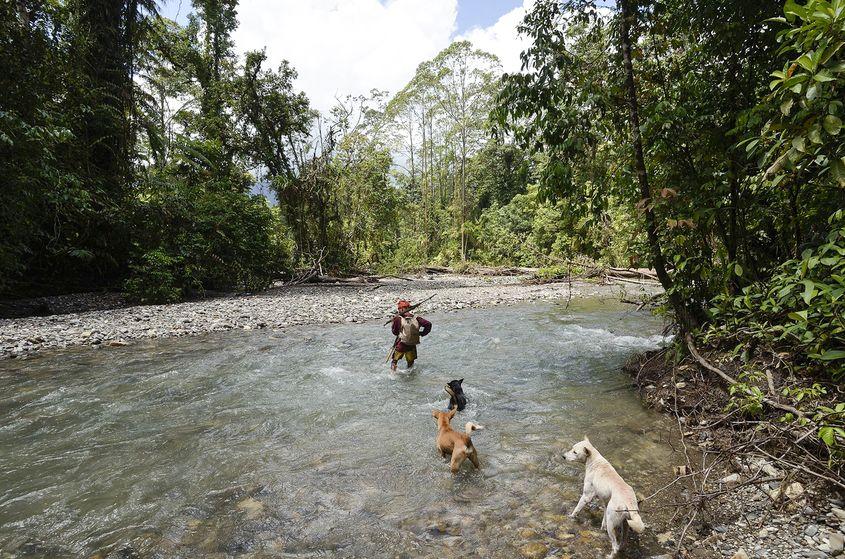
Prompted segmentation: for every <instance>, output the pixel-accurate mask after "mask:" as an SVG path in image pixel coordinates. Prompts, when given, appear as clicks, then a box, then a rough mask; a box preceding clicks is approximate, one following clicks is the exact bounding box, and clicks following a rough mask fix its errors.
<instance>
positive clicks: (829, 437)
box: [819, 427, 836, 446]
mask: <svg viewBox="0 0 845 559" xmlns="http://www.w3.org/2000/svg"><path fill="white" fill-rule="evenodd" d="M819 439H821V440H822V442H824V444H826V445H827V446H833V445H834V444H835V443H836V436H835V435H834V433H833V427H821V428H819Z"/></svg>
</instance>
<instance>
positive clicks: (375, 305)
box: [0, 275, 660, 359]
mask: <svg viewBox="0 0 845 559" xmlns="http://www.w3.org/2000/svg"><path fill="white" fill-rule="evenodd" d="M525 279H527V278H526V277H525V276H468V275H436V276H421V277H415V278H411V279H410V281H408V280H404V279H398V278H397V279H388V280H382V281H381V282H379V283H378V284H364V283H362V284H361V285H360V286H358V285H354V284H353V285H322V284H315V285H299V286H278V287H274V288H271V289H268V290H266V291H263V292H260V293H255V294H238V295H231V296H225V297H216V298H208V299H201V300H198V301H191V302H186V303H177V304H170V305H138V306H129V307H123V308H113V304H112V302H111V301H106V300H104V303H103V307H104V308H102V309H97V310H88V311H85V312H73V313H68V314H58V315H51V316H34V317H27V318H13V319H3V320H0V359H7V358H26V357H27V356H28V355H32V354H34V353H36V352H38V351H42V350H46V349H54V348H66V347H71V346H93V347H97V346H105V345H112V346H121V345H128V344H130V343H131V342H132V341H133V340H138V339H150V338H166V337H174V336H196V335H201V334H205V333H208V332H219V331H224V330H235V329H241V330H252V329H259V328H269V329H282V328H286V327H290V326H296V325H300V324H328V323H338V322H365V321H369V320H375V319H385V318H386V317H388V316H389V313H390V312H391V311H392V310H393V309H394V306H395V304H396V300H397V299H399V298H405V299H410V300H411V301H412V302H413V301H420V300H422V299H424V298H426V297H428V296H430V295H432V294H436V297H435V298H434V299H432V300H431V301H428V302H427V303H425V305H424V306H423V307H422V309H421V310H422V311H423V312H425V313H431V312H435V311H440V312H444V311H445V312H449V311H457V310H460V309H465V308H483V307H493V306H496V305H511V304H517V303H521V302H527V301H543V300H560V299H566V298H568V297H569V293H570V284H568V283H566V282H560V283H548V284H542V285H532V284H527V283H525V281H524V280H525ZM659 291H660V287H659V286H657V285H654V286H652V285H635V284H624V285H618V284H613V285H600V284H597V283H585V282H573V283H572V284H571V293H572V297H573V298H579V297H604V298H615V299H619V298H621V297H622V296H623V295H624V296H625V297H627V298H629V299H631V298H637V297H641V296H642V295H652V294H655V293H658V292H659ZM79 297H85V298H87V299H88V300H89V304H90V299H91V297H92V294H80V295H79ZM66 298H67V297H66V296H65V299H66ZM109 307H111V308H109Z"/></svg>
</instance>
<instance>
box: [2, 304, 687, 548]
mask: <svg viewBox="0 0 845 559" xmlns="http://www.w3.org/2000/svg"><path fill="white" fill-rule="evenodd" d="M429 318H430V319H431V320H432V321H433V322H434V330H433V333H432V334H431V336H429V337H428V338H426V339H425V340H424V342H423V344H422V346H420V351H419V353H420V360H419V362H418V364H417V366H416V367H415V370H414V371H412V372H410V373H406V372H400V374H399V375H396V376H391V375H389V374H388V371H387V367H386V365H385V364H384V360H385V356H386V352H387V347H388V345H389V342H390V340H391V339H392V336H391V335H390V334H389V332H388V331H387V328H384V327H382V326H381V324H380V323H369V324H365V325H356V324H351V325H334V326H314V327H307V328H292V329H289V330H286V331H284V332H269V331H252V332H230V333H225V334H219V335H210V336H206V337H197V338H182V339H171V340H158V341H148V342H142V343H139V344H137V345H134V346H130V347H126V348H105V349H102V350H98V351H94V350H91V349H79V350H69V351H65V352H61V353H53V354H49V355H43V356H40V357H37V358H34V359H30V360H26V361H5V362H2V363H0V551H2V553H0V556H4V557H5V556H11V557H80V556H81V557H227V556H238V557H434V556H437V557H485V558H486V557H502V558H512V557H518V556H521V555H526V556H532V555H531V554H532V553H533V554H534V555H533V556H538V557H542V556H543V547H542V546H546V549H547V552H548V553H549V555H555V556H559V557H566V556H567V555H571V556H573V557H599V556H604V555H605V554H606V553H607V552H608V551H609V545H608V543H607V538H606V536H605V535H604V534H603V533H601V531H600V528H599V525H600V512H599V511H598V510H592V511H585V512H584V513H582V517H581V518H579V519H578V520H576V521H570V520H569V519H567V518H565V517H564V516H563V515H565V513H567V512H569V510H571V508H572V506H573V505H574V503H575V502H576V501H577V499H578V495H579V492H580V487H581V480H582V477H583V466H581V465H575V464H571V463H567V462H565V461H564V460H563V457H562V451H563V450H565V449H566V448H568V447H569V445H570V444H571V443H573V442H574V441H576V440H578V439H579V438H580V437H582V436H583V435H584V434H589V435H590V438H591V440H592V441H593V443H594V444H595V445H596V446H597V447H598V448H599V449H600V450H601V451H602V452H603V453H604V454H605V456H607V457H608V458H609V459H610V460H611V461H613V462H614V463H615V464H616V466H617V468H618V469H619V470H620V472H621V473H622V475H623V476H624V477H625V478H626V479H627V480H628V481H629V483H631V484H632V485H633V486H634V487H635V489H637V490H638V492H640V493H643V494H647V493H649V492H650V491H651V490H653V489H654V488H656V487H659V486H660V485H661V484H662V483H664V482H665V481H666V478H667V476H668V475H669V474H670V467H669V466H668V465H669V464H670V463H671V461H672V460H671V458H670V453H671V449H670V448H669V446H668V444H665V443H662V442H660V440H661V439H665V438H666V432H667V425H666V423H665V422H664V420H663V419H661V418H660V417H659V416H658V415H656V414H654V413H652V412H649V411H647V410H645V409H643V407H642V406H641V404H640V402H639V400H638V397H637V395H636V394H635V393H634V391H633V390H632V389H631V388H630V380H629V378H627V377H626V376H625V374H624V373H622V372H621V371H620V366H621V365H622V363H623V362H624V361H625V359H626V358H627V357H628V356H630V355H631V354H633V353H634V352H637V351H642V350H645V349H650V348H654V347H657V346H658V345H659V344H661V343H662V341H663V338H662V337H661V335H660V332H661V324H660V322H659V321H658V320H656V319H655V318H653V317H651V316H649V315H647V314H645V313H634V312H631V310H630V307H621V306H620V305H619V304H617V303H612V302H601V301H586V302H584V301H582V302H573V303H572V304H571V305H570V306H569V307H568V308H566V307H565V306H564V305H563V304H558V305H543V306H539V305H523V306H517V307H509V308H498V309H488V310H473V311H462V312H460V313H456V314H434V315H431V316H429ZM453 378H465V379H466V380H465V382H464V389H465V392H466V394H467V396H468V398H469V401H470V403H469V405H468V407H467V409H466V410H465V411H464V412H463V413H461V414H459V415H458V416H457V417H456V419H455V421H454V422H453V423H454V425H455V427H456V428H462V427H460V426H462V425H463V424H464V423H465V422H466V421H469V420H471V421H474V422H477V423H482V424H484V425H485V426H486V430H485V431H482V432H480V433H477V434H476V435H475V436H474V441H475V444H476V447H477V449H478V451H479V453H480V458H481V463H482V469H481V471H480V472H475V471H473V470H472V469H471V466H470V465H469V463H467V464H465V465H464V470H462V472H461V473H460V474H459V475H457V476H452V475H451V474H450V473H449V469H448V463H447V462H446V461H444V460H443V459H441V458H440V457H439V456H438V454H437V452H436V451H435V448H434V437H435V430H436V429H435V422H434V420H433V419H432V417H431V410H432V409H436V408H439V409H442V408H444V406H445V404H446V394H445V392H444V391H443V384H444V383H445V382H446V381H448V380H451V379H453ZM644 516H645V519H646V522H647V523H648V521H649V516H648V514H644ZM531 544H535V545H533V546H532V545H531ZM537 544H540V545H537ZM638 545H639V547H638V548H637V549H638V551H635V552H634V553H632V554H631V556H634V557H637V556H641V555H644V556H647V555H649V554H650V553H652V552H657V551H659V549H658V546H657V545H656V543H655V540H654V534H653V533H651V531H647V532H646V535H644V536H643V537H642V538H640V542H639V544H638Z"/></svg>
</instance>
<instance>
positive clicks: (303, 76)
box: [234, 0, 532, 111]
mask: <svg viewBox="0 0 845 559" xmlns="http://www.w3.org/2000/svg"><path fill="white" fill-rule="evenodd" d="M531 1H532V0H525V3H526V5H527V4H528V3H529V2H531ZM457 10H458V1H457V0H386V1H383V2H380V1H379V0H242V1H241V2H240V4H239V6H238V18H239V20H240V26H239V28H238V30H237V31H236V32H235V34H234V39H235V44H236V45H237V48H238V50H239V51H241V52H245V51H248V50H256V49H261V48H262V47H266V49H267V55H268V57H269V60H270V62H271V63H272V65H273V66H277V65H278V63H279V62H280V61H281V60H282V59H287V60H289V61H290V62H291V64H293V66H294V68H296V70H297V72H298V73H299V79H298V81H297V87H299V88H301V89H302V90H303V91H305V92H306V94H307V95H308V96H309V98H310V99H311V102H312V104H313V106H315V107H316V108H317V109H319V110H321V111H326V110H328V109H329V108H330V107H331V106H332V105H333V104H334V100H335V97H344V96H346V95H347V94H353V95H357V94H362V93H367V92H369V91H370V90H371V89H373V88H376V89H386V90H388V91H390V92H391V93H395V92H396V91H397V90H399V89H400V88H401V87H403V86H404V85H405V84H406V83H407V82H408V80H410V79H411V78H412V77H413V75H414V72H415V70H416V68H417V66H418V65H419V64H420V63H421V62H423V61H424V60H428V59H430V58H433V57H434V56H435V55H436V54H437V53H438V52H440V51H441V50H442V49H444V48H446V47H447V46H449V44H450V43H451V42H452V41H453V40H456V39H468V40H471V41H473V43H475V44H476V46H477V47H479V48H482V49H484V50H488V51H490V52H493V53H494V54H496V55H498V56H499V57H500V58H501V59H502V62H503V65H504V68H505V70H506V71H513V70H515V69H518V68H519V52H520V50H521V49H522V48H523V47H524V44H523V43H522V42H521V41H520V40H519V39H518V38H517V35H516V25H517V24H518V23H519V21H520V20H521V19H522V14H523V13H524V10H525V6H523V7H520V8H516V9H514V10H512V11H511V12H509V13H507V14H505V15H503V16H502V17H501V18H500V19H499V20H498V21H497V22H496V23H495V24H493V25H491V26H490V27H487V28H474V29H471V30H470V31H469V32H467V33H465V34H463V35H462V36H461V37H456V36H455V30H456V29H455V28H456V19H457Z"/></svg>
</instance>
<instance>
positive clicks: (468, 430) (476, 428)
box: [465, 421, 484, 435]
mask: <svg viewBox="0 0 845 559" xmlns="http://www.w3.org/2000/svg"><path fill="white" fill-rule="evenodd" d="M465 429H466V434H467V435H472V432H473V431H480V430H482V429H484V425H477V424H475V423H473V422H472V421H467V424H466V426H465Z"/></svg>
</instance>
